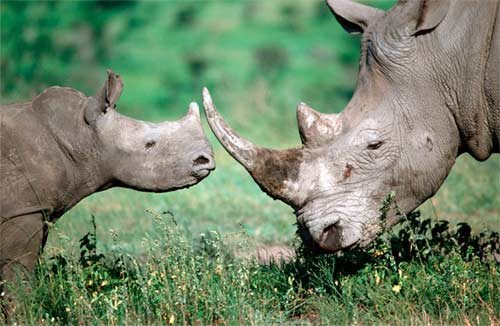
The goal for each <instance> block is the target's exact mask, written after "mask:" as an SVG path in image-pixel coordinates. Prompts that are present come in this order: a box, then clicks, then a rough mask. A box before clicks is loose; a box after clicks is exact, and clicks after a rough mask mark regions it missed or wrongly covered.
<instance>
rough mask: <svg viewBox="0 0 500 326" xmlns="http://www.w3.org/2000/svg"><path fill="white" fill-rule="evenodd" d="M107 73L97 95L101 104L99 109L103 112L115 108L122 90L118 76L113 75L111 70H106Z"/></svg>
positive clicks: (121, 82)
mask: <svg viewBox="0 0 500 326" xmlns="http://www.w3.org/2000/svg"><path fill="white" fill-rule="evenodd" d="M107 73H108V78H107V79H106V82H105V84H104V86H103V88H102V90H101V92H100V95H99V98H100V100H101V103H102V106H101V108H102V110H103V111H104V112H106V111H107V110H109V109H114V108H115V107H116V102H118V99H119V98H120V95H121V94H122V90H123V81H122V79H121V77H120V75H118V74H116V73H114V72H113V71H112V70H111V69H108V70H107Z"/></svg>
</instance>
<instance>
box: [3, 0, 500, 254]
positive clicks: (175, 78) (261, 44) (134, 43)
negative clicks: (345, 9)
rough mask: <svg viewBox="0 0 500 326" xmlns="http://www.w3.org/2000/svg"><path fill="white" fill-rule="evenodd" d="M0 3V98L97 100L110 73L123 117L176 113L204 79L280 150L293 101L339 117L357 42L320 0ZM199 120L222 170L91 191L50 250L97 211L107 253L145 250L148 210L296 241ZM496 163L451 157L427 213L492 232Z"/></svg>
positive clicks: (225, 231)
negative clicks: (142, 186) (175, 183)
mask: <svg viewBox="0 0 500 326" xmlns="http://www.w3.org/2000/svg"><path fill="white" fill-rule="evenodd" d="M393 2H394V1H371V2H370V3H371V4H372V5H375V6H378V7H380V8H384V9H385V8H389V7H390V6H391V5H392V3H393ZM0 12H1V48H0V53H1V58H0V67H1V84H0V90H1V102H2V103H8V102H13V101H19V100H25V99H29V98H30V97H32V96H34V95H36V94H37V93H39V92H40V91H42V90H43V89H44V88H46V87H48V86H51V85H61V86H70V87H73V88H76V89H78V90H80V91H82V92H84V93H85V94H87V95H92V94H95V93H96V92H97V90H98V89H99V88H100V87H101V85H102V83H103V82H104V78H105V69H106V68H112V69H113V70H114V71H116V72H118V73H119V74H121V75H122V77H123V79H124V83H125V89H124V93H123V95H122V98H121V100H120V101H119V103H118V109H119V110H120V111H121V112H122V113H124V114H127V115H130V116H132V117H134V118H138V119H147V120H152V121H162V120H165V119H170V120H174V119H179V118H180V117H181V116H183V115H184V114H185V112H186V110H187V106H188V103H189V102H191V101H197V102H199V103H200V102H201V101H200V97H201V96H200V94H201V88H202V87H203V86H207V87H208V88H209V89H210V90H211V92H212V96H213V97H214V101H215V103H216V104H217V106H218V108H219V110H220V111H221V113H222V114H223V116H224V117H225V118H226V119H227V121H228V122H229V123H230V124H231V125H232V126H233V127H234V128H235V129H236V130H237V131H238V132H239V133H240V134H242V135H243V136H245V137H247V138H249V139H250V140H252V141H254V142H256V143H257V144H260V145H265V146H273V147H277V148H285V147H290V146H298V145H299V144H300V140H299V137H298V131H297V126H296V122H295V107H296V105H297V103H299V102H300V101H305V102H306V103H308V104H310V105H311V106H312V107H314V108H316V109H318V110H320V111H322V112H339V111H341V110H342V109H343V107H344V106H345V104H346V103H347V102H348V100H349V99H350V97H351V95H352V92H353V89H354V87H355V81H356V74H357V64H358V59H359V40H360V38H359V37H355V36H351V35H348V34H347V33H346V32H344V30H343V29H342V28H341V27H340V25H339V24H338V23H337V22H336V20H335V19H334V17H333V16H332V15H331V13H330V12H329V10H328V8H327V6H326V5H325V3H324V2H323V1H313V0H310V1H308V0H302V1H291V0H289V1H277V0H273V1H264V0H262V1H196V2H194V1H144V2H139V1H85V2H78V1H57V2H40V1H37V2H9V1H2V2H1V3H0ZM203 123H204V127H205V130H206V131H207V135H208V136H209V139H210V141H211V143H212V144H213V146H214V150H215V153H216V161H217V170H216V171H215V172H213V173H212V174H211V175H210V176H209V177H208V178H207V179H205V180H204V181H203V182H202V183H201V184H199V185H197V186H195V187H193V188H190V189H188V190H182V191H177V192H174V193H169V194H144V193H138V192H134V191H130V190H126V189H114V190H109V191H106V192H104V193H99V194H95V195H93V196H91V197H89V198H87V199H85V200H83V201H82V202H81V203H80V204H78V205H77V207H76V208H74V209H73V210H71V211H70V212H69V213H67V214H66V216H64V217H63V218H62V219H61V220H60V221H59V223H57V227H56V228H57V230H58V232H52V234H51V236H50V238H49V247H50V250H51V251H57V250H75V251H76V250H77V249H78V245H77V240H78V239H79V238H81V237H82V236H83V235H84V234H85V233H86V232H87V231H88V230H89V229H90V227H91V224H90V222H89V221H90V215H91V214H94V215H95V216H96V221H97V225H98V236H99V239H100V242H99V244H100V246H101V247H102V248H101V249H102V250H108V249H110V248H112V247H113V246H115V245H117V241H116V239H117V238H118V239H121V240H118V244H119V246H120V247H121V248H123V249H125V250H127V251H128V252H130V253H133V254H141V253H142V252H143V250H144V249H143V245H142V239H143V237H144V235H145V234H147V233H148V232H151V231H152V228H154V223H153V220H152V218H151V214H149V213H147V212H146V210H147V209H149V210H152V211H154V212H163V211H170V212H172V213H173V214H174V215H175V218H176V220H177V222H178V224H179V225H180V226H181V227H182V228H184V230H185V232H186V233H188V234H192V235H193V236H194V237H197V236H198V235H199V234H200V233H201V232H206V231H207V230H218V231H220V232H221V233H222V235H223V236H225V237H227V238H228V239H230V238H231V237H232V236H233V234H235V232H236V233H241V232H244V233H246V234H248V235H249V236H250V238H251V239H252V240H253V241H255V243H256V244H262V243H267V244H269V243H289V242H291V241H292V240H293V239H294V237H295V235H294V233H295V226H294V223H295V217H294V215H293V213H292V210H291V209H290V208H288V207H287V206H286V205H284V204H282V203H281V202H278V201H273V200H272V199H271V198H269V197H268V196H266V195H265V194H264V193H262V192H261V191H260V190H259V188H258V187H257V185H256V184H255V183H254V182H253V181H252V179H251V178H250V176H249V175H248V174H247V173H246V171H245V170H244V169H243V168H242V167H240V166H239V165H238V164H237V163H236V162H235V161H234V160H232V159H231V158H230V157H229V156H228V154H226V153H225V152H224V150H223V149H222V147H221V146H220V145H219V144H218V142H217V141H216V139H215V138H214V137H213V135H212V134H211V132H210V131H209V129H208V127H207V125H206V123H205V122H203ZM499 170H500V158H499V156H498V155H495V156H494V157H492V158H490V159H489V160H488V161H486V162H483V163H480V162H476V161H474V160H473V159H472V158H471V157H469V156H468V155H464V156H462V157H460V158H459V160H458V162H457V164H456V166H455V168H454V169H453V171H452V173H451V175H450V176H449V178H448V179H447V181H446V182H445V184H444V186H443V187H442V188H441V190H440V191H439V193H438V194H437V195H436V196H435V197H434V198H433V199H432V200H431V201H428V202H427V203H425V204H424V205H423V206H422V208H421V209H422V211H423V214H424V215H426V216H433V217H435V218H439V219H449V220H452V221H454V222H458V221H466V222H469V223H471V224H472V225H473V227H474V228H475V229H476V230H481V229H482V228H484V227H489V228H490V229H493V230H497V231H498V230H500V220H499V215H500V175H499ZM112 239H115V241H111V240H112ZM235 241H237V240H235Z"/></svg>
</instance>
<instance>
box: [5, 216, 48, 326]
mask: <svg viewBox="0 0 500 326" xmlns="http://www.w3.org/2000/svg"><path fill="white" fill-rule="evenodd" d="M46 238H47V227H46V224H45V223H44V219H43V214H42V213H33V214H27V215H21V216H16V217H13V218H10V219H6V220H2V221H1V224H0V282H1V283H0V284H1V285H0V293H1V294H2V297H1V298H0V302H1V306H0V308H1V310H4V311H3V312H4V315H7V316H8V314H9V311H10V310H11V308H12V304H13V302H12V300H13V297H12V294H13V293H12V292H10V291H9V284H5V282H9V281H13V280H14V279H15V278H16V277H17V276H20V277H22V278H25V277H27V275H29V273H31V272H32V271H33V269H34V268H35V265H36V262H37V259H38V256H39V254H40V251H41V249H42V247H43V244H44V242H45V240H46ZM1 319H2V318H1V314H0V321H1Z"/></svg>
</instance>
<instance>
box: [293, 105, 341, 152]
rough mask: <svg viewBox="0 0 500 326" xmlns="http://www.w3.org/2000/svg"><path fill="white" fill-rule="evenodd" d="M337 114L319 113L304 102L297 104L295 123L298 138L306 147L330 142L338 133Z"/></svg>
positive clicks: (339, 128)
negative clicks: (297, 129)
mask: <svg viewBox="0 0 500 326" xmlns="http://www.w3.org/2000/svg"><path fill="white" fill-rule="evenodd" d="M339 116H340V115H339V114H335V113H333V114H324V113H320V112H318V111H316V110H314V109H313V108H311V107H310V106H308V105H307V104H305V103H300V104H299V105H298V106H297V124H298V126H299V133H300V139H301V140H302V144H304V146H306V147H318V146H321V145H325V144H327V143H330V142H331V141H332V140H333V139H334V137H335V136H336V135H337V134H339V133H340V131H341V124H340V121H339Z"/></svg>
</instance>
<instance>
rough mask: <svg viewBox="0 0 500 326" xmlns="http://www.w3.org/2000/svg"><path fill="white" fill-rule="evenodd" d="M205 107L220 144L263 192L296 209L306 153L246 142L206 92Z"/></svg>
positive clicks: (204, 97)
mask: <svg viewBox="0 0 500 326" xmlns="http://www.w3.org/2000/svg"><path fill="white" fill-rule="evenodd" d="M203 107H204V108H205V114H206V116H207V120H208V124H209V125H210V128H211V129H212V131H213V132H214V134H215V136H216V137H217V139H218V140H219V142H220V143H221V144H222V146H224V148H225V149H226V150H227V151H228V152H229V154H230V155H231V156H232V157H233V158H234V159H236V160H237V161H238V162H240V163H241V165H243V166H244V167H245V169H246V170H247V171H248V172H249V173H250V174H251V176H252V178H253V179H254V180H255V181H256V182H257V184H258V185H259V186H260V187H261V189H262V190H263V191H264V192H266V193H267V194H268V195H269V196H271V197H273V198H276V199H280V200H282V201H284V202H285V203H287V204H289V205H291V206H293V207H296V206H297V201H296V195H297V190H298V189H297V187H294V186H293V185H294V184H296V180H297V178H298V174H299V169H300V163H301V162H302V156H303V153H302V150H301V149H298V148H294V149H286V150H275V149H269V148H263V147H258V146H256V145H255V144H253V143H251V142H250V141H248V140H246V139H244V138H242V137H241V136H240V135H238V134H237V133H236V132H234V131H233V130H232V129H231V127H229V126H228V125H227V123H226V122H225V121H224V119H223V118H222V116H221V115H220V114H219V112H218V111H217V109H216V108H215V105H214V103H213V101H212V98H211V96H210V93H209V92H208V89H206V88H203Z"/></svg>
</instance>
